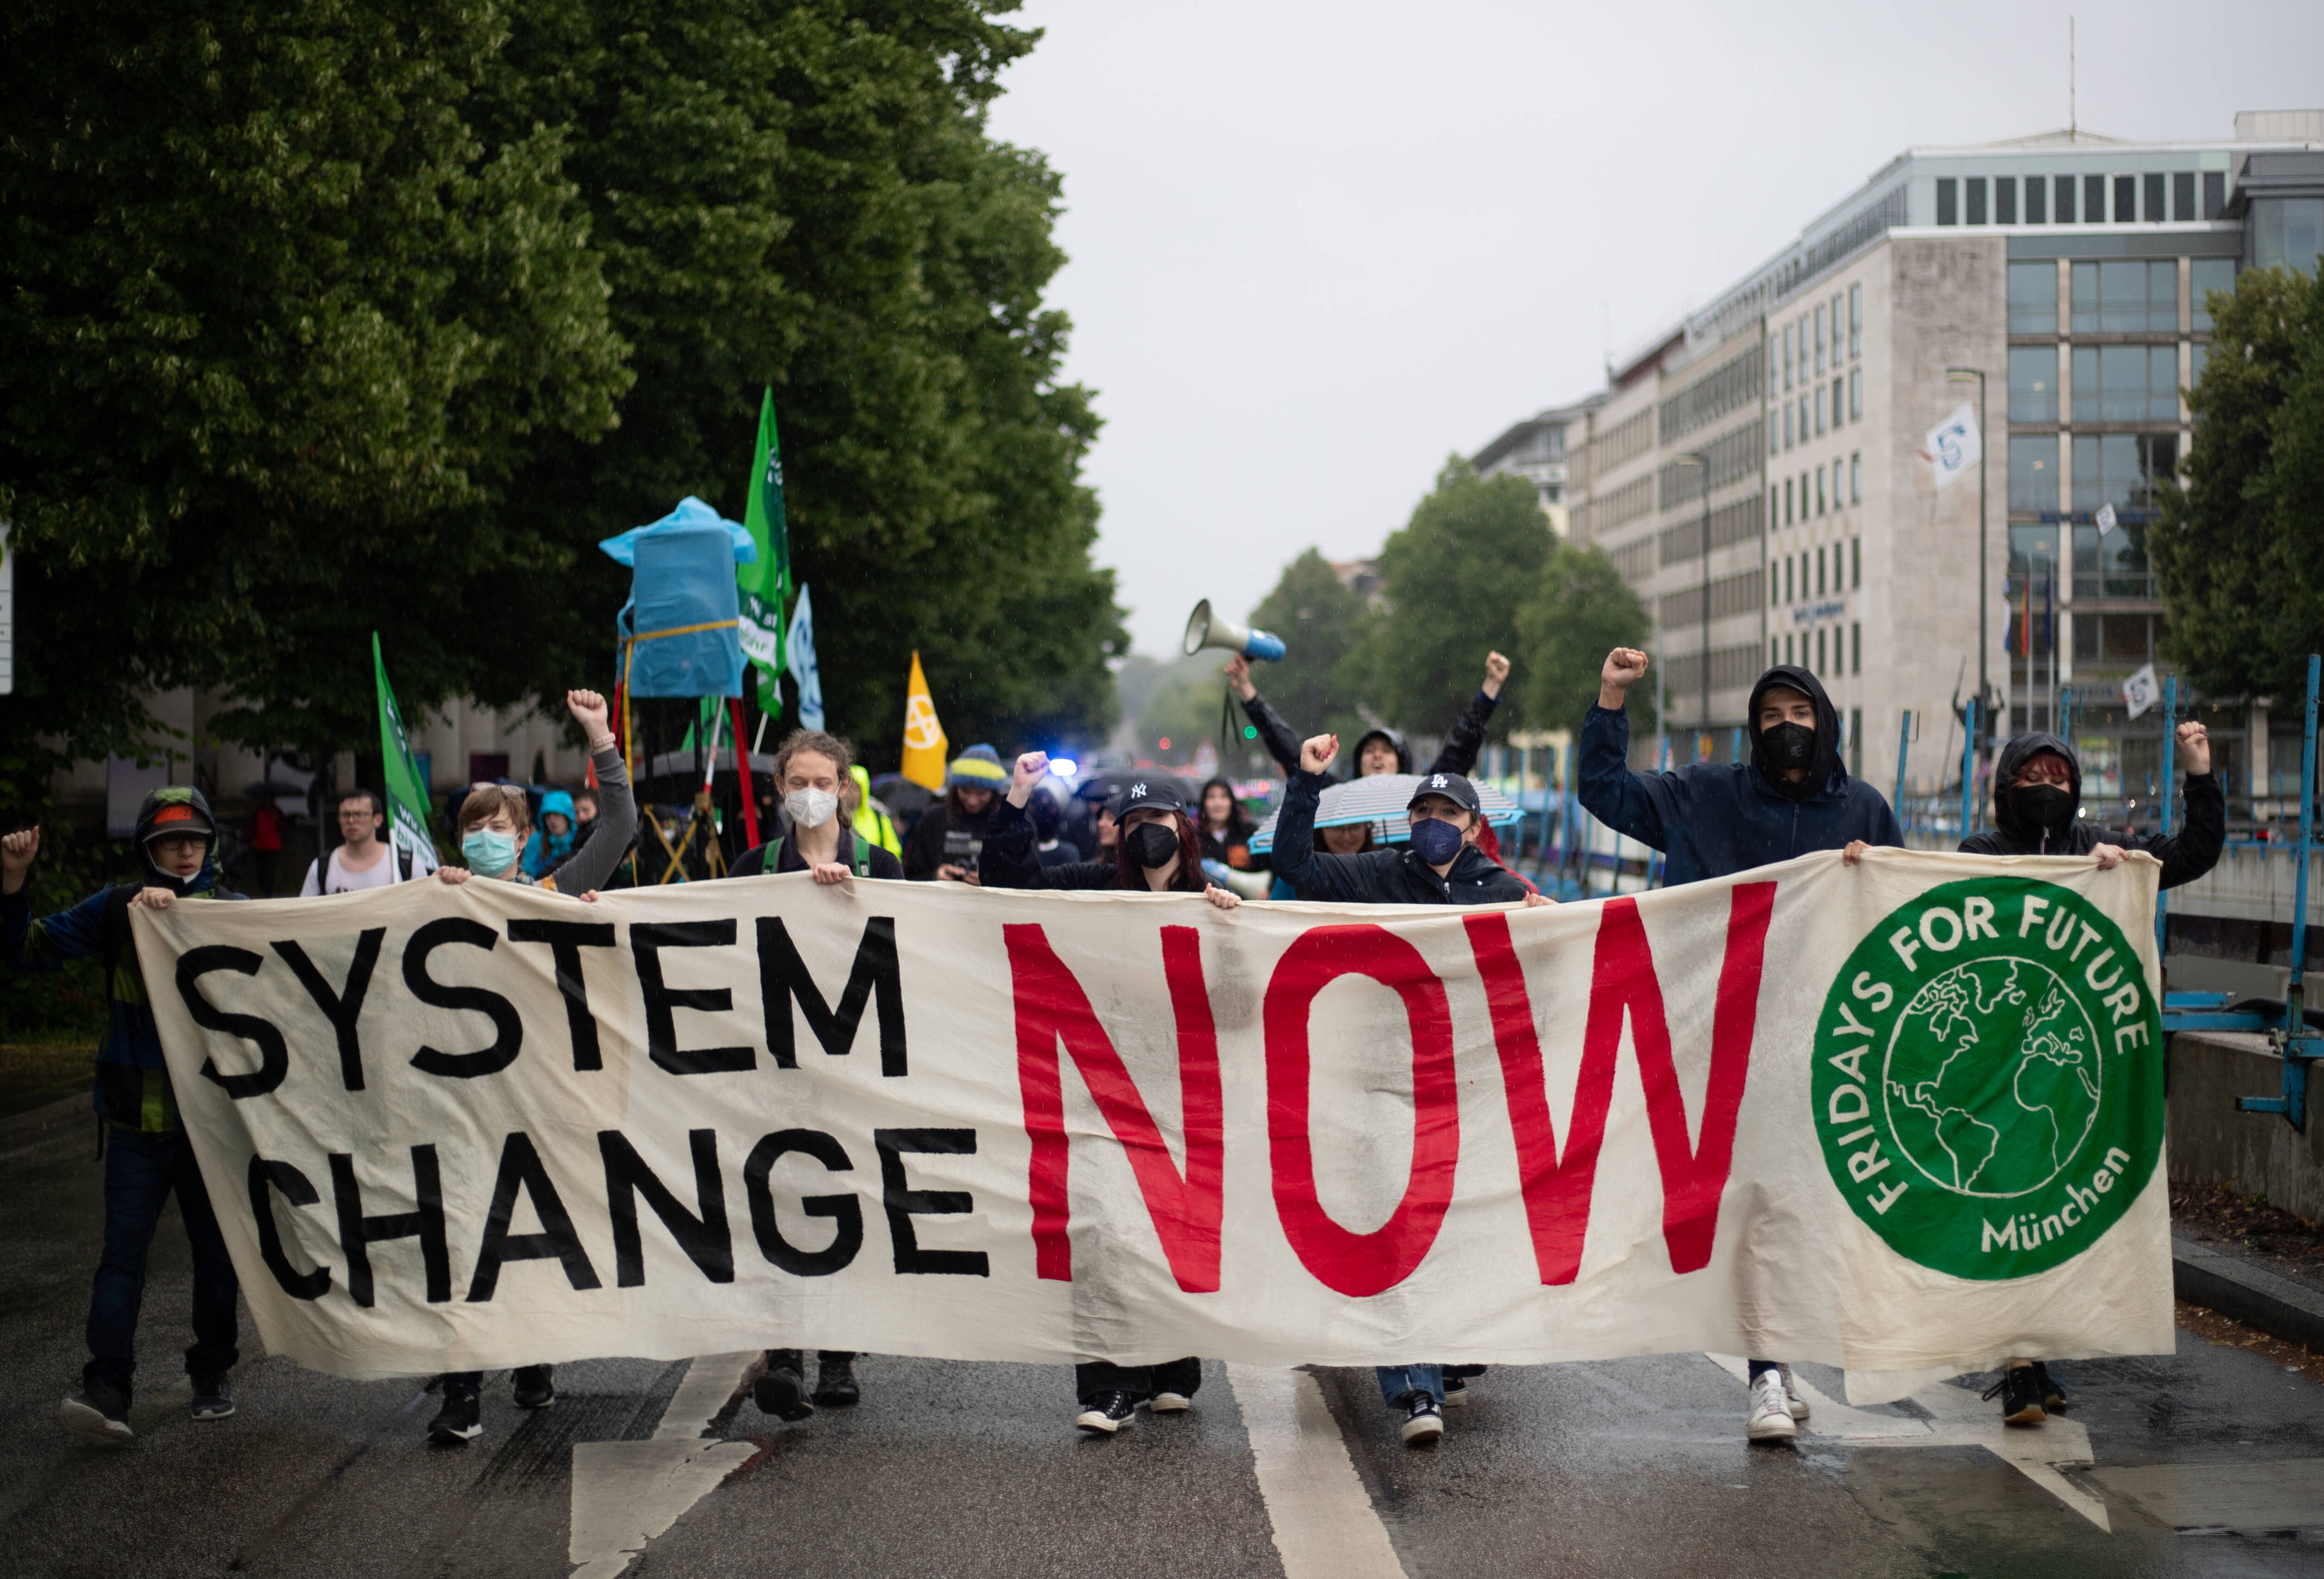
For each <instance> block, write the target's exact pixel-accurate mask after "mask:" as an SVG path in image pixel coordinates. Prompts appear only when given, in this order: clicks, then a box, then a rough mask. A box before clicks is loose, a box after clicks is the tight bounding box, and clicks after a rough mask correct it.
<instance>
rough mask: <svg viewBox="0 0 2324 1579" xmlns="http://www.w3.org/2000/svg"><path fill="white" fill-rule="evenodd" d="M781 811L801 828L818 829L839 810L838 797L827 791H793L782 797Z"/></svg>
mask: <svg viewBox="0 0 2324 1579" xmlns="http://www.w3.org/2000/svg"><path fill="white" fill-rule="evenodd" d="M783 809H784V810H785V811H788V812H789V813H790V814H791V821H793V822H795V823H797V824H798V826H801V827H803V828H819V827H821V826H823V825H824V824H825V823H827V822H829V821H830V820H831V814H832V813H833V812H835V811H837V810H838V809H839V797H838V796H836V795H834V794H833V793H832V792H831V791H830V790H828V789H794V790H792V791H791V792H790V793H789V794H788V795H786V796H784V797H783Z"/></svg>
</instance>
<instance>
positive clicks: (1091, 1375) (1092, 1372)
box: [1074, 1356, 1203, 1403]
mask: <svg viewBox="0 0 2324 1579" xmlns="http://www.w3.org/2000/svg"><path fill="white" fill-rule="evenodd" d="M1202 1386H1203V1362H1201V1361H1200V1360H1197V1359H1194V1358H1192V1357H1191V1356H1190V1357H1188V1358H1186V1359H1184V1360H1171V1361H1167V1362H1164V1363H1163V1364H1160V1365H1116V1364H1115V1363H1114V1362H1112V1361H1111V1360H1091V1361H1086V1362H1084V1363H1082V1364H1079V1365H1076V1366H1074V1392H1075V1394H1076V1395H1078V1396H1079V1397H1080V1399H1081V1400H1082V1402H1084V1403H1088V1402H1090V1401H1091V1400H1092V1399H1095V1398H1096V1397H1097V1396H1098V1395H1099V1394H1100V1393H1107V1392H1126V1393H1128V1394H1129V1395H1130V1399H1131V1400H1132V1401H1133V1402H1135V1401H1138V1400H1140V1399H1150V1398H1152V1397H1153V1396H1154V1395H1155V1394H1156V1393H1157V1392H1176V1393H1184V1394H1185V1396H1186V1397H1188V1398H1192V1397H1194V1394H1195V1393H1197V1392H1199V1391H1201V1390H1202Z"/></svg>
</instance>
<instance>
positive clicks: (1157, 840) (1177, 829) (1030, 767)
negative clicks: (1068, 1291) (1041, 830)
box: [982, 751, 1242, 1436]
mask: <svg viewBox="0 0 2324 1579" xmlns="http://www.w3.org/2000/svg"><path fill="white" fill-rule="evenodd" d="M1048 771H1049V759H1048V756H1047V753H1042V752H1037V751H1028V752H1027V753H1025V754H1024V755H1023V756H1020V757H1019V758H1018V759H1017V771H1016V774H1015V777H1014V778H1013V780H1011V782H1010V787H1009V793H1008V795H1007V796H1006V797H1005V798H1004V799H1001V801H1000V802H999V803H998V804H997V805H995V806H994V807H993V808H992V817H991V821H989V822H988V823H986V824H985V827H984V850H983V854H982V877H983V879H984V886H986V887H987V888H1056V889H1080V890H1084V891H1086V890H1091V889H1099V890H1103V889H1114V890H1128V891H1130V892H1132V893H1198V894H1201V895H1202V896H1203V898H1205V899H1207V900H1210V901H1211V903H1213V904H1214V905H1216V906H1218V907H1219V909H1221V910H1233V909H1234V908H1235V907H1236V906H1237V905H1239V904H1240V903H1241V902H1242V900H1240V898H1238V897H1237V896H1236V895H1235V894H1234V893H1233V892H1231V891H1229V890H1227V889H1223V888H1221V887H1219V886H1218V885H1217V884H1216V883H1214V882H1211V881H1210V880H1209V879H1208V878H1206V877H1204V876H1203V846H1202V843H1201V839H1200V836H1198V835H1197V834H1196V832H1195V829H1194V818H1193V817H1189V816H1187V815H1186V797H1185V791H1184V790H1182V789H1179V787H1178V781H1177V780H1176V779H1173V778H1171V777H1170V776H1169V775H1167V774H1166V773H1159V772H1157V773H1152V774H1148V775H1147V776H1145V777H1143V778H1136V779H1132V780H1130V782H1129V783H1128V784H1126V785H1124V786H1123V787H1122V788H1121V789H1120V790H1119V791H1118V792H1117V793H1116V794H1115V795H1114V798H1113V799H1112V802H1111V806H1110V808H1109V809H1111V811H1112V813H1113V817H1114V821H1115V822H1116V824H1118V825H1119V826H1120V834H1119V835H1118V836H1117V837H1116V838H1115V839H1114V842H1113V859H1112V860H1111V861H1070V862H1067V863H1065V864H1064V865H1062V866H1044V865H1042V864H1041V860H1040V855H1039V853H1038V852H1037V850H1036V849H1035V848H1034V840H1033V819H1032V818H1031V817H1029V816H1028V815H1027V813H1026V810H1025V808H1026V804H1027V803H1028V801H1030V800H1031V799H1032V798H1033V792H1034V789H1035V787H1036V786H1037V785H1038V784H1039V783H1040V782H1041V780H1043V779H1044V778H1045V777H1047V774H1048ZM1202 1385H1203V1362H1202V1361H1201V1360H1199V1359H1196V1358H1194V1357H1193V1356H1191V1355H1190V1356H1188V1357H1187V1358H1185V1359H1184V1360H1172V1361H1170V1362H1167V1363H1166V1364H1161V1365H1117V1364H1115V1363H1114V1362H1112V1361H1111V1360H1087V1361H1084V1362H1082V1363H1081V1364H1078V1365H1076V1366H1074V1390H1075V1392H1076V1393H1077V1394H1078V1396H1079V1399H1080V1402H1081V1413H1079V1414H1078V1415H1076V1416H1074V1425H1076V1426H1078V1427H1081V1428H1082V1429H1083V1430H1084V1431H1087V1432H1089V1433H1090V1434H1091V1435H1093V1436H1098V1435H1103V1436H1112V1435H1113V1434H1114V1433H1115V1432H1116V1431H1119V1430H1120V1429H1121V1427H1124V1426H1126V1425H1128V1424H1129V1423H1130V1421H1131V1420H1133V1419H1135V1418H1136V1417H1137V1415H1138V1406H1139V1404H1144V1405H1146V1406H1147V1407H1148V1408H1149V1409H1150V1410H1152V1411H1153V1412H1154V1413H1155V1414H1157V1415H1167V1414H1174V1413H1177V1412H1180V1411H1183V1410H1185V1409H1190V1408H1194V1392H1195V1390H1196V1389H1198V1388H1200V1387H1201V1386H1202Z"/></svg>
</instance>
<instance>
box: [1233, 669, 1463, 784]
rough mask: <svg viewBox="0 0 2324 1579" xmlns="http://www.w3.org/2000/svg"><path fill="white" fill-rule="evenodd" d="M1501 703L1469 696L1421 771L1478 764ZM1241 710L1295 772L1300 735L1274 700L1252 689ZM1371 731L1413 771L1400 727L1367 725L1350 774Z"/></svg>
mask: <svg viewBox="0 0 2324 1579" xmlns="http://www.w3.org/2000/svg"><path fill="white" fill-rule="evenodd" d="M1500 705H1501V704H1500V700H1499V697H1489V696H1487V695H1485V693H1484V692H1483V691H1481V690H1480V691H1479V692H1478V693H1477V694H1476V695H1475V696H1473V697H1470V698H1469V705H1468V706H1466V707H1463V708H1462V710H1461V716H1460V717H1459V718H1457V719H1455V720H1454V721H1453V724H1452V733H1451V734H1447V735H1446V736H1445V737H1444V749H1443V751H1440V752H1438V753H1436V760H1435V761H1434V762H1431V763H1429V764H1428V766H1427V767H1425V768H1424V769H1422V770H1421V771H1423V772H1428V773H1459V774H1462V776H1464V777H1465V776H1466V775H1467V774H1468V771H1469V770H1470V769H1471V768H1473V767H1475V766H1476V765H1477V753H1479V752H1480V751H1482V750H1483V749H1484V746H1485V725H1486V724H1487V723H1488V722H1489V721H1490V719H1491V718H1492V716H1493V709H1494V708H1496V707H1498V706H1500ZM1242 710H1243V716H1245V717H1247V718H1249V719H1250V722H1251V726H1252V727H1253V728H1255V729H1257V730H1258V731H1259V743H1260V744H1262V745H1264V746H1266V747H1267V754H1268V756H1271V757H1273V758H1274V759H1275V760H1276V762H1277V765H1279V766H1280V767H1281V768H1282V769H1283V771H1285V772H1286V773H1296V772H1297V771H1299V736H1298V735H1296V734H1293V733H1292V729H1291V725H1288V724H1286V723H1285V722H1284V719H1283V715H1282V714H1280V713H1278V712H1277V711H1276V710H1275V706H1274V704H1272V703H1270V702H1269V701H1268V699H1267V698H1266V697H1263V696H1260V695H1259V694H1257V693H1256V692H1254V693H1253V694H1252V696H1251V698H1250V701H1248V702H1245V703H1244V704H1243V705H1242ZM1374 735H1378V736H1379V738H1380V739H1382V740H1385V741H1387V742H1388V744H1389V745H1390V746H1391V747H1393V748H1394V749H1395V752H1396V771H1397V772H1399V773H1409V772H1411V771H1413V770H1412V746H1411V744H1410V743H1408V742H1406V739H1405V738H1404V731H1403V730H1401V729H1368V730H1366V731H1364V733H1363V734H1362V735H1361V736H1360V737H1359V738H1358V739H1357V741H1356V746H1355V749H1354V750H1353V751H1351V752H1350V753H1348V777H1349V778H1351V779H1353V778H1357V777H1360V774H1361V771H1362V770H1361V767H1360V763H1361V761H1362V758H1363V754H1364V742H1365V741H1367V740H1369V739H1371V738H1372V737H1373V736H1374Z"/></svg>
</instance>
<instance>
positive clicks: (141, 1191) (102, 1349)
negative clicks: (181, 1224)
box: [81, 1129, 242, 1392]
mask: <svg viewBox="0 0 2324 1579" xmlns="http://www.w3.org/2000/svg"><path fill="white" fill-rule="evenodd" d="M172 1190H175V1191H176V1192H177V1194H178V1214H179V1216H180V1217H182V1218H183V1219H185V1223H186V1238H187V1240H188V1242H190V1243H191V1244H192V1246H193V1251H194V1344H193V1347H191V1348H189V1349H188V1350H187V1351H186V1374H187V1375H189V1376H215V1375H217V1374H219V1373H220V1372H222V1371H228V1370H231V1369H232V1368H233V1366H234V1363H235V1361H237V1360H239V1359H240V1358H242V1354H241V1351H240V1350H239V1349H237V1348H236V1347H235V1298H236V1297H237V1296H238V1295H239V1294H240V1293H241V1288H242V1286H241V1285H240V1284H239V1283H237V1282H236V1281H235V1276H234V1262H233V1261H232V1260H228V1259H227V1257H226V1240H225V1238H224V1236H223V1235H221V1234H220V1233H218V1225H217V1214H215V1213H213V1212H212V1211H211V1210H210V1197H209V1192H208V1190H206V1189H205V1188H203V1187H202V1175H201V1170H200V1168H198V1167H197V1166H196V1164H195V1162H194V1148H193V1144H192V1142H191V1141H189V1140H187V1139H186V1136H185V1134H184V1133H183V1131H180V1132H179V1133H177V1134H174V1135H147V1134H141V1133H139V1132H138V1131H134V1130H121V1129H115V1130H110V1131H108V1132H107V1134H106V1147H105V1250H104V1251H103V1253H102V1254H101V1255H100V1256H99V1257H98V1259H97V1281H96V1284H95V1286H94V1287H92V1288H90V1290H89V1299H88V1353H89V1362H88V1365H87V1366H86V1367H84V1368H83V1369H82V1371H81V1380H82V1381H83V1382H84V1383H85V1384H96V1383H98V1382H102V1383H105V1384H106V1385H107V1386H111V1387H116V1388H119V1389H120V1390H122V1391H124V1392H127V1391H128V1390H129V1386H130V1377H131V1375H132V1374H133V1373H134V1372H135V1371H136V1369H137V1312H138V1307H140V1306H142V1305H143V1303H144V1298H145V1251H146V1250H147V1249H148V1248H149V1247H150V1246H151V1245H152V1242H153V1230H154V1227H155V1226H156V1225H157V1224H158V1223H160V1222H161V1208H162V1206H163V1205H165V1204H167V1203H168V1201H169V1199H170V1192H171V1191H172Z"/></svg>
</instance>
